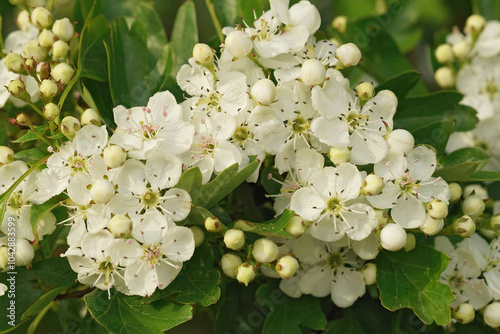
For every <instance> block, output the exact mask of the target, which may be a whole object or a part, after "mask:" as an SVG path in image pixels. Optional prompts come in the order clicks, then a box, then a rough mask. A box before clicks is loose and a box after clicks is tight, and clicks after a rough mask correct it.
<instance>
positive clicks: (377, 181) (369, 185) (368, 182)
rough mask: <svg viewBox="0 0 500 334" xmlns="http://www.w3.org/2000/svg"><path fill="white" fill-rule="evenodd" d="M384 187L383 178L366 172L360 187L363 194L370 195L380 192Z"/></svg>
mask: <svg viewBox="0 0 500 334" xmlns="http://www.w3.org/2000/svg"><path fill="white" fill-rule="evenodd" d="M384 187H385V183H384V180H383V179H382V178H381V177H380V176H378V175H375V174H368V175H367V176H366V178H365V180H364V181H363V185H362V186H361V189H362V190H363V191H364V192H365V194H367V195H370V196H372V195H378V194H380V193H381V192H382V190H383V189H384Z"/></svg>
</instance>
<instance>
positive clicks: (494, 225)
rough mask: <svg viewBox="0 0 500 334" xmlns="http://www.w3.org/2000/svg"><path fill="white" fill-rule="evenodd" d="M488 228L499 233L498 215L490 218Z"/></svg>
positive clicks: (499, 216) (499, 221) (499, 219)
mask: <svg viewBox="0 0 500 334" xmlns="http://www.w3.org/2000/svg"><path fill="white" fill-rule="evenodd" d="M490 226H491V228H492V229H493V230H494V231H495V232H500V213H497V214H496V215H493V217H491V220H490Z"/></svg>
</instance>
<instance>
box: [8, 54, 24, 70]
mask: <svg viewBox="0 0 500 334" xmlns="http://www.w3.org/2000/svg"><path fill="white" fill-rule="evenodd" d="M5 66H6V67H7V69H8V70H9V71H11V72H14V73H18V74H21V73H26V72H25V71H24V58H23V57H22V56H21V55H20V54H17V53H13V52H11V53H9V54H8V55H7V57H5Z"/></svg>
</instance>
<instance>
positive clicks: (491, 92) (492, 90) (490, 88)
mask: <svg viewBox="0 0 500 334" xmlns="http://www.w3.org/2000/svg"><path fill="white" fill-rule="evenodd" d="M497 92H498V87H497V86H496V85H495V81H494V80H493V79H490V80H489V81H488V83H487V84H486V86H484V87H483V93H484V94H487V95H488V96H489V98H490V100H493V99H494V98H495V94H496V93H497Z"/></svg>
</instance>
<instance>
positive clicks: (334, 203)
mask: <svg viewBox="0 0 500 334" xmlns="http://www.w3.org/2000/svg"><path fill="white" fill-rule="evenodd" d="M343 207H344V203H342V201H341V200H339V199H338V198H337V197H332V198H330V199H328V201H327V202H326V210H327V211H330V212H331V213H333V214H338V213H339V212H340V210H341V209H342V208H343Z"/></svg>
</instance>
